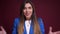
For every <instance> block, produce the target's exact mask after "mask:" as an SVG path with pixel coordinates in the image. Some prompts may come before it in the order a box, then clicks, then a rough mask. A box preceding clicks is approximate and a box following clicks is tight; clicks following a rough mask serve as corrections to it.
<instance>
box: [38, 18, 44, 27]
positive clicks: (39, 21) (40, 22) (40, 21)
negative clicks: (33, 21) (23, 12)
mask: <svg viewBox="0 0 60 34" xmlns="http://www.w3.org/2000/svg"><path fill="white" fill-rule="evenodd" d="M38 23H39V25H40V27H42V26H44V23H43V20H42V18H38Z"/></svg>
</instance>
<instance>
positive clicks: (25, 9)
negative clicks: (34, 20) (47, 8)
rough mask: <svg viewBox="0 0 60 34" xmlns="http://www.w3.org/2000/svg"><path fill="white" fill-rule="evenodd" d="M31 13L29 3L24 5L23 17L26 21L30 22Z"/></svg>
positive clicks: (31, 9)
mask: <svg viewBox="0 0 60 34" xmlns="http://www.w3.org/2000/svg"><path fill="white" fill-rule="evenodd" d="M32 12H33V8H32V6H31V4H30V3H26V4H25V7H24V9H23V13H24V16H25V17H26V19H27V20H30V18H31V15H32Z"/></svg>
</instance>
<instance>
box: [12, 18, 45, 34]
mask: <svg viewBox="0 0 60 34" xmlns="http://www.w3.org/2000/svg"><path fill="white" fill-rule="evenodd" d="M19 22H20V18H15V20H14V25H13V30H12V34H18V32H17V28H18V24H19ZM38 23H39V26H40V29H41V32H42V34H45V30H44V24H43V21H42V19H41V18H38ZM23 33H24V34H26V28H25V25H24V32H23ZM29 33H30V34H34V28H33V26H32V23H31V26H30V32H29Z"/></svg>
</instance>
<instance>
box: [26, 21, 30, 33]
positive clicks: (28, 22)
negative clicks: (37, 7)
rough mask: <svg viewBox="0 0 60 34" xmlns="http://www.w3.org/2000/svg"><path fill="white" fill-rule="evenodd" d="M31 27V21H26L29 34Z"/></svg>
mask: <svg viewBox="0 0 60 34" xmlns="http://www.w3.org/2000/svg"><path fill="white" fill-rule="evenodd" d="M30 25H31V20H26V21H25V26H26V31H27V34H29V31H30Z"/></svg>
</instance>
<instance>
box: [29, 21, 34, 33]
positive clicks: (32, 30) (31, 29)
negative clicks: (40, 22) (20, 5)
mask: <svg viewBox="0 0 60 34" xmlns="http://www.w3.org/2000/svg"><path fill="white" fill-rule="evenodd" d="M29 33H30V34H34V28H33V22H32V21H31V25H30V32H29Z"/></svg>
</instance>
